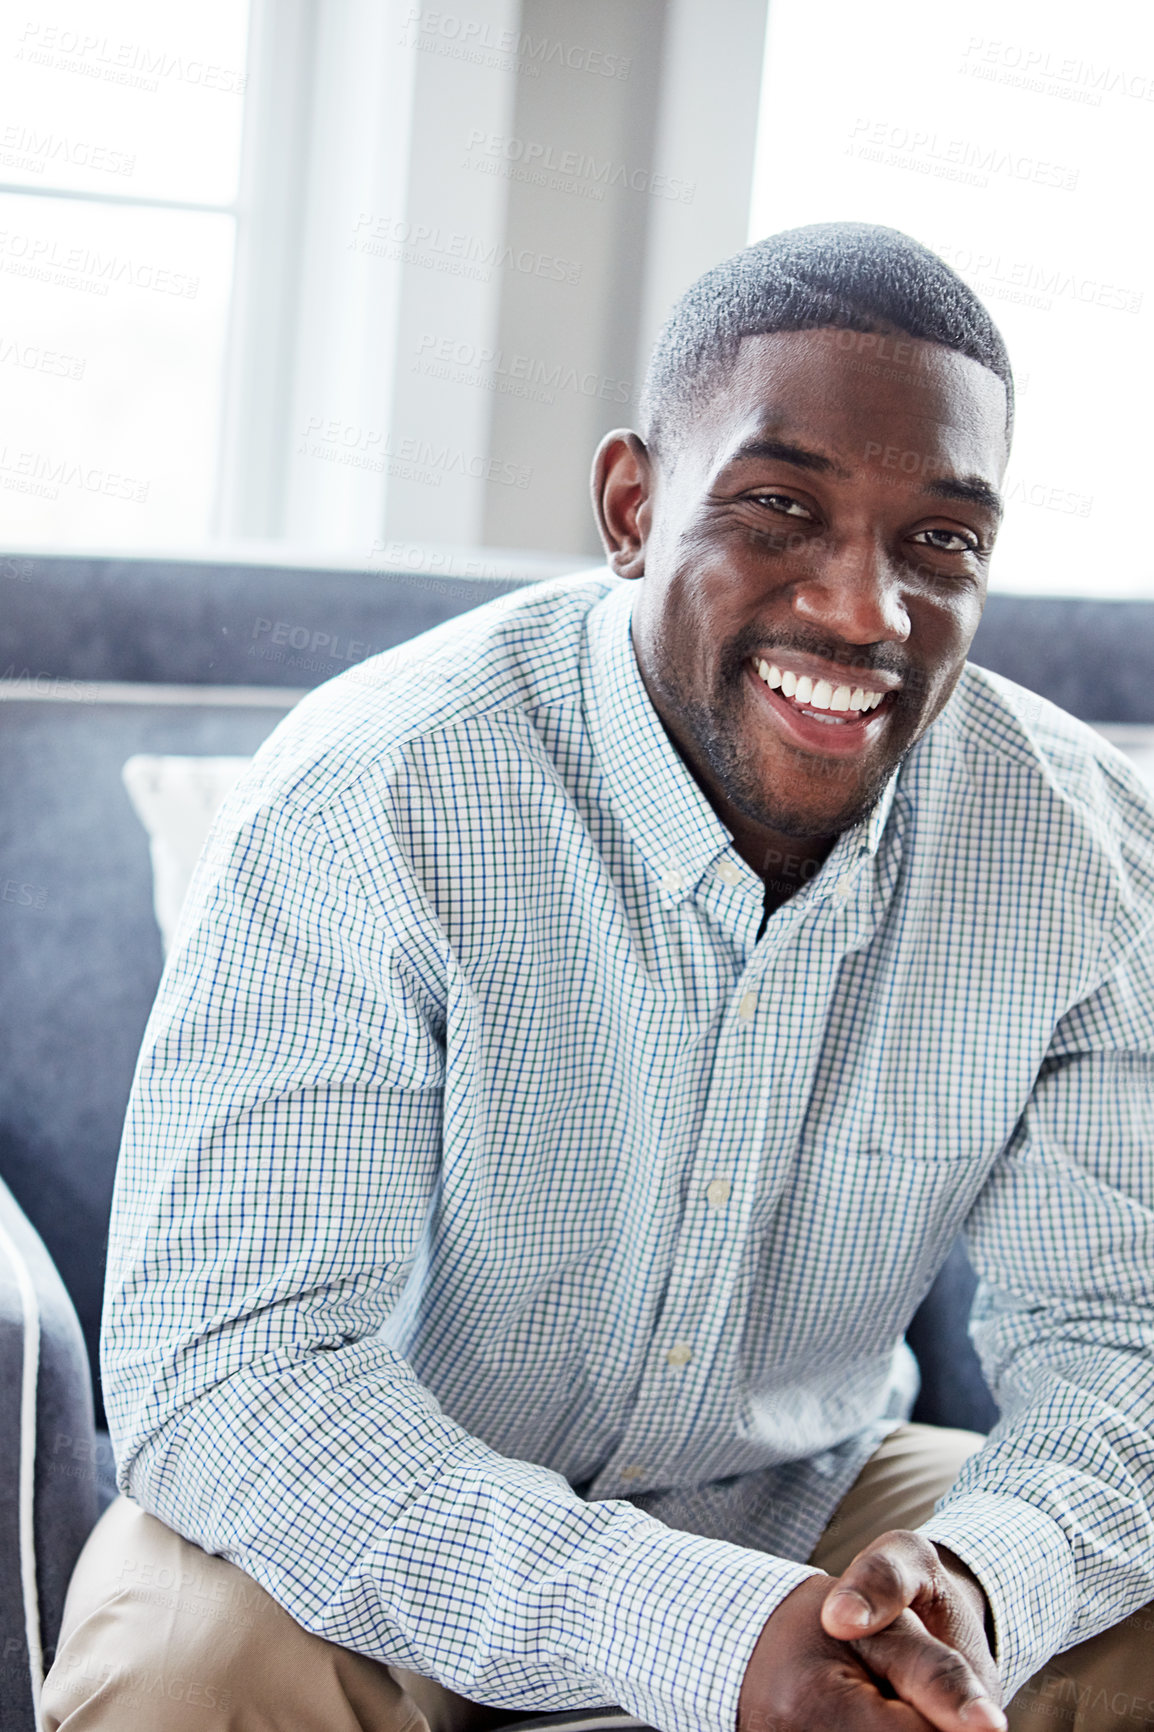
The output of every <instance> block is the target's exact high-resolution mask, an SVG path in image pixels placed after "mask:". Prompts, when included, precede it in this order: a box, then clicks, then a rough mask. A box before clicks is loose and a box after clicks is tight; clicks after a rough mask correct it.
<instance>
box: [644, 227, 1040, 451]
mask: <svg viewBox="0 0 1154 1732" xmlns="http://www.w3.org/2000/svg"><path fill="white" fill-rule="evenodd" d="M831 326H832V327H840V328H841V329H844V330H849V331H862V332H877V333H879V334H880V333H885V332H897V333H900V334H901V335H903V336H906V337H915V338H919V339H921V340H923V341H925V342H928V343H941V344H942V345H944V347H945V348H947V349H955V350H956V351H957V352H958V353H959V354H961V355H968V356H969V357H970V359H971V360H974V361H978V362H980V363H981V365H982V366H983V367H988V368H989V369H990V371H991V372H992V373H996V374H997V376H998V378H999V379H1000V380H1001V381H1002V383H1003V385H1004V386H1005V388H1006V444H1007V446H1008V445H1009V442H1010V434H1011V432H1012V430H1013V422H1014V380H1013V375H1012V373H1011V371H1010V358H1009V355H1008V354H1007V353H1006V345H1005V343H1004V342H1003V340H1002V335H1001V332H1000V331H999V330H998V327H997V326H996V325H995V324H994V321H993V319H991V317H990V315H989V313H988V312H987V311H986V309H985V307H984V306H983V305H982V303H981V301H980V300H979V299H978V297H977V295H975V294H974V292H973V290H972V289H971V288H970V287H969V286H968V285H967V284H966V283H964V282H963V281H962V279H961V277H959V276H958V274H957V272H956V271H952V270H951V269H950V267H949V265H947V264H946V263H945V261H944V260H943V259H940V258H939V257H938V256H937V254H936V253H932V252H931V251H930V249H929V248H928V247H924V246H922V244H921V242H920V241H915V240H912V239H911V238H910V236H909V235H905V234H902V232H901V230H900V229H888V228H880V227H878V226H877V225H876V224H874V223H849V222H842V223H811V224H809V225H807V226H806V227H805V228H797V229H784V230H783V231H782V232H781V233H780V234H776V235H768V236H767V237H766V239H765V240H762V241H756V242H755V243H754V244H753V245H752V246H749V247H745V248H744V249H743V250H742V251H741V252H739V253H735V254H734V255H733V257H732V258H729V259H725V260H724V261H723V262H722V263H721V264H719V265H715V266H714V267H713V269H712V270H710V271H707V272H706V273H705V275H704V276H703V277H700V278H699V279H698V280H697V282H695V283H694V284H693V286H692V287H691V288H689V289H687V290H686V292H685V294H684V295H682V297H681V299H680V300H679V301H678V303H677V305H676V306H675V307H674V309H673V311H672V313H671V314H670V315H669V318H668V319H667V320H666V322H665V325H664V327H663V328H662V331H661V334H660V336H659V337H658V339H657V343H656V345H655V347H654V350H653V355H652V357H651V359H650V362H649V368H648V371H647V373H646V377H645V386H644V390H643V392H642V397H641V420H642V431H643V433H644V436H645V439H646V442H647V443H648V444H649V445H650V446H651V447H652V448H654V449H660V448H661V447H662V446H663V445H665V446H672V445H674V444H676V442H677V440H678V438H679V436H680V434H681V433H682V432H683V431H684V430H685V429H686V428H687V427H688V426H689V425H690V424H691V423H692V420H693V418H694V415H695V414H696V413H699V412H700V408H701V399H702V396H703V395H709V393H710V392H711V391H712V390H714V389H715V388H716V386H717V385H718V384H719V383H720V382H721V379H722V378H723V377H724V375H725V373H726V372H727V371H728V370H729V368H730V367H732V365H733V363H734V361H735V360H736V358H737V351H738V348H739V347H740V344H741V341H742V339H743V338H744V337H753V336H760V335H763V334H765V333H768V332H773V331H809V330H817V329H822V328H826V327H831Z"/></svg>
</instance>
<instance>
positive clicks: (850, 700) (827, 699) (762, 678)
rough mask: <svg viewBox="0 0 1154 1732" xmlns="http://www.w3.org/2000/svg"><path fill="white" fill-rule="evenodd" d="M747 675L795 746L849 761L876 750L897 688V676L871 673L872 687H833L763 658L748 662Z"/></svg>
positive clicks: (842, 684)
mask: <svg viewBox="0 0 1154 1732" xmlns="http://www.w3.org/2000/svg"><path fill="white" fill-rule="evenodd" d="M784 659H785V658H783V661H784ZM788 660H789V661H795V660H796V658H794V657H792V656H791V657H789V658H788ZM831 671H832V670H831ZM841 671H842V673H843V675H844V673H845V671H846V670H844V669H843V670H841ZM746 672H747V675H748V677H749V679H750V681H751V683H752V685H753V687H754V689H755V692H756V693H757V701H758V703H759V704H760V705H762V706H763V709H764V711H765V713H766V714H767V715H768V716H769V718H770V719H771V721H772V722H773V724H774V726H775V728H776V730H777V732H778V733H779V735H781V736H782V737H783V738H784V739H785V740H786V741H787V742H788V743H789V744H790V745H793V746H800V747H803V748H807V749H808V750H810V751H818V752H824V753H829V754H831V755H832V754H836V755H838V756H842V755H845V756H849V755H851V754H853V753H856V752H861V751H863V750H866V749H868V748H869V747H872V746H874V745H875V744H876V743H877V741H878V739H879V738H880V736H881V735H882V734H883V733H884V732H885V731H886V729H887V727H888V723H889V716H890V711H891V709H892V707H893V703H894V695H893V694H894V692H895V691H896V689H897V688H896V685H895V684H893V683H891V681H892V676H889V675H884V676H883V675H881V674H879V673H875V672H874V671H873V670H871V672H870V674H869V681H870V683H869V684H866V683H865V681H864V680H863V681H862V682H861V683H854V684H851V683H849V682H848V681H846V680H845V679H844V678H842V679H840V680H839V681H838V683H837V684H836V685H834V683H833V680H832V679H825V678H818V679H815V678H814V677H813V675H812V674H809V673H805V672H802V673H800V674H799V673H798V672H797V671H796V668H795V667H789V666H784V665H782V663H779V662H770V661H767V660H766V659H765V658H764V657H760V656H759V657H755V658H754V659H752V660H751V661H749V662H747V663H746ZM883 680H884V682H885V683H884V685H883Z"/></svg>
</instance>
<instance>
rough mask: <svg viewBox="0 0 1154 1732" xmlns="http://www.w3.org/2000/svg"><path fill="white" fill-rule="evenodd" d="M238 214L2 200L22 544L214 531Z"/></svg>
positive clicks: (8, 508) (140, 542)
mask: <svg viewBox="0 0 1154 1732" xmlns="http://www.w3.org/2000/svg"><path fill="white" fill-rule="evenodd" d="M233 229H234V219H233V218H232V217H230V216H217V215H202V214H200V213H189V212H180V211H161V210H149V209H135V208H126V207H124V206H109V205H98V204H88V203H73V202H72V201H70V200H65V199H41V198H31V197H28V196H26V195H23V194H11V193H10V194H7V195H4V196H0V293H2V300H3V308H4V312H3V319H2V320H0V380H2V381H3V390H2V391H0V488H2V497H3V513H4V522H5V527H6V530H7V538H8V540H9V542H10V543H22V544H24V545H31V546H60V547H72V546H77V545H81V544H83V545H87V546H93V547H124V548H129V547H146V546H151V547H171V546H177V545H187V544H189V543H196V542H200V541H202V540H204V539H205V537H206V536H207V534H208V531H209V518H210V512H211V508H212V498H213V488H214V481H215V467H216V452H217V426H218V420H219V414H220V392H221V377H222V361H223V352H224V342H225V330H226V320H227V313H228V297H229V287H230V283H231V275H232V252H233Z"/></svg>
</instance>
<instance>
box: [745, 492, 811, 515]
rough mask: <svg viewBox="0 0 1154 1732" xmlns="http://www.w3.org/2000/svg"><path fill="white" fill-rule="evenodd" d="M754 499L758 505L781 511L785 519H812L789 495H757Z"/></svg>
mask: <svg viewBox="0 0 1154 1732" xmlns="http://www.w3.org/2000/svg"><path fill="white" fill-rule="evenodd" d="M754 499H755V501H756V503H757V504H758V505H768V506H769V507H770V509H771V510H773V511H779V512H780V513H781V514H782V516H783V517H811V516H812V515H813V514H812V512H810V511H807V510H806V508H805V506H804V505H802V504H800V503H799V502H798V500H796V499H792V498H791V497H790V495H789V494H788V493H756V494H755V495H754Z"/></svg>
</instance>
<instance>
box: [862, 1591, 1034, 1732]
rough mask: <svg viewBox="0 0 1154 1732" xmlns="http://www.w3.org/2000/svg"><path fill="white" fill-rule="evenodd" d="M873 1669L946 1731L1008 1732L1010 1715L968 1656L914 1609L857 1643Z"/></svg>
mask: <svg viewBox="0 0 1154 1732" xmlns="http://www.w3.org/2000/svg"><path fill="white" fill-rule="evenodd" d="M853 1648H854V1652H855V1653H857V1654H860V1656H861V1658H862V1659H863V1660H864V1661H865V1663H866V1665H867V1666H868V1667H869V1669H870V1671H871V1672H873V1673H874V1674H875V1675H876V1676H877V1677H879V1678H884V1679H885V1680H886V1682H887V1683H888V1684H889V1685H890V1686H891V1688H892V1689H894V1690H896V1692H897V1694H898V1696H899V1697H900V1698H901V1700H902V1701H903V1702H908V1703H909V1705H910V1706H911V1707H912V1708H916V1709H917V1711H918V1713H919V1714H921V1715H923V1716H924V1718H925V1719H926V1720H928V1721H929V1722H930V1725H931V1726H936V1727H939V1728H940V1729H941V1732H1005V1728H1006V1716H1005V1715H1004V1714H1003V1713H1002V1710H1001V1709H1000V1708H999V1706H998V1704H997V1703H996V1702H995V1701H993V1699H992V1698H991V1697H990V1696H989V1695H988V1693H987V1691H986V1687H985V1685H984V1684H983V1682H982V1680H981V1679H980V1678H979V1676H978V1674H977V1673H976V1672H975V1671H974V1669H973V1667H972V1666H971V1665H970V1663H969V1661H968V1660H967V1659H966V1658H965V1657H964V1655H962V1654H959V1653H958V1651H957V1649H956V1648H951V1647H949V1646H948V1645H947V1644H946V1643H945V1642H939V1640H938V1639H937V1637H936V1636H931V1635H930V1633H929V1631H928V1630H927V1629H926V1627H925V1625H924V1624H923V1623H922V1621H921V1619H920V1618H917V1617H915V1615H914V1614H913V1612H902V1613H901V1614H900V1616H899V1617H897V1618H896V1619H895V1620H894V1621H893V1622H892V1623H891V1624H889V1625H888V1626H887V1627H886V1628H885V1629H883V1630H880V1631H878V1632H877V1633H876V1634H874V1635H868V1636H862V1637H859V1638H858V1639H857V1640H856V1641H855V1642H854V1644H853Z"/></svg>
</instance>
